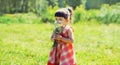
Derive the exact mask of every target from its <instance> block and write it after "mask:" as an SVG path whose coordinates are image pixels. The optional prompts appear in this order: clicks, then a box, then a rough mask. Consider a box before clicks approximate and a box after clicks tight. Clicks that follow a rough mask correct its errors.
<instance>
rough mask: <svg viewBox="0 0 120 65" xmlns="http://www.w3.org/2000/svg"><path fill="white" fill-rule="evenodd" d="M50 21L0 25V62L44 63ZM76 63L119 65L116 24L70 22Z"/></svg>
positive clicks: (6, 64)
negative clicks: (71, 23) (72, 26)
mask: <svg viewBox="0 0 120 65" xmlns="http://www.w3.org/2000/svg"><path fill="white" fill-rule="evenodd" d="M53 27H54V26H53V25H52V24H0V65H46V63H47V60H48V55H49V51H50V49H51V46H52V42H51V41H50V35H51V33H52V29H53ZM74 35H75V41H74V46H75V53H76V60H77V64H78V65H120V59H119V58H120V41H119V40H120V25H118V24H109V25H105V24H98V23H94V22H91V23H76V24H74Z"/></svg>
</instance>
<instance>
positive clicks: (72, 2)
mask: <svg viewBox="0 0 120 65" xmlns="http://www.w3.org/2000/svg"><path fill="white" fill-rule="evenodd" d="M67 4H68V5H69V6H71V7H73V8H74V9H75V8H76V7H77V6H79V5H80V4H82V1H81V0H67Z"/></svg>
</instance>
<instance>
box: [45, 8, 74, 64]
mask: <svg viewBox="0 0 120 65" xmlns="http://www.w3.org/2000/svg"><path fill="white" fill-rule="evenodd" d="M72 12H73V11H72V8H61V9H59V10H58V11H57V12H56V13H55V20H56V21H57V22H59V23H61V32H60V33H59V34H55V30H54V31H53V33H52V36H51V41H54V40H55V39H56V40H57V44H56V45H55V46H54V47H52V49H51V51H50V55H49V60H48V63H47V65H76V60H75V54H74V47H73V41H74V36H73V29H72V27H70V26H69V25H67V24H68V23H70V22H71V19H72Z"/></svg>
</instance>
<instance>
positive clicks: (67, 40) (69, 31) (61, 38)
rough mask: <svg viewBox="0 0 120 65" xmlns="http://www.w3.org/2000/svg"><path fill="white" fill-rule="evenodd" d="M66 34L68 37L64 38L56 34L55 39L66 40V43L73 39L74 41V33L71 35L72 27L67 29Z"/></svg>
mask: <svg viewBox="0 0 120 65" xmlns="http://www.w3.org/2000/svg"><path fill="white" fill-rule="evenodd" d="M68 36H69V37H68V38H64V37H62V36H61V35H57V39H58V40H61V41H63V42H66V43H73V41H74V35H73V31H72V29H69V30H68Z"/></svg>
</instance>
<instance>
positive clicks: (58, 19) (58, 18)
mask: <svg viewBox="0 0 120 65" xmlns="http://www.w3.org/2000/svg"><path fill="white" fill-rule="evenodd" d="M55 20H56V21H57V22H58V23H61V25H62V26H64V25H66V24H67V19H65V18H64V17H55Z"/></svg>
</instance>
